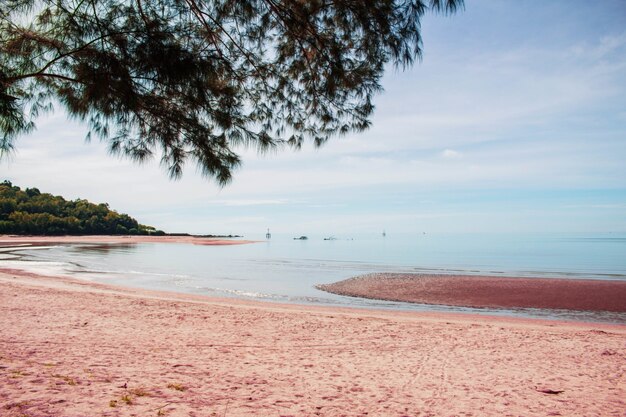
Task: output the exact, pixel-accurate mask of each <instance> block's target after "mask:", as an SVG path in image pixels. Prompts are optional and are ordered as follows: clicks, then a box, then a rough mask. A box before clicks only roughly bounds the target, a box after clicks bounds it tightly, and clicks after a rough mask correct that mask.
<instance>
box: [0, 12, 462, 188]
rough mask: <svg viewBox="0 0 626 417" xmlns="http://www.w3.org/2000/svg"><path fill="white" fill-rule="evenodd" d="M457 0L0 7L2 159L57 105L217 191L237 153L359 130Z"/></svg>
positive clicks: (120, 145)
mask: <svg viewBox="0 0 626 417" xmlns="http://www.w3.org/2000/svg"><path fill="white" fill-rule="evenodd" d="M461 6H462V0H369V1H354V0H308V1H300V0H237V1H232V0H2V7H0V134H1V135H2V136H1V138H0V149H2V150H4V151H8V150H10V149H11V148H12V146H13V145H14V140H15V137H16V136H17V135H18V134H20V133H24V132H27V131H29V130H30V129H32V128H33V127H34V124H33V121H34V120H35V118H36V117H37V115H38V114H39V113H41V112H42V111H44V110H48V109H50V107H51V103H55V102H59V103H61V104H62V105H63V106H64V107H65V108H66V110H67V112H68V113H69V115H71V116H72V117H75V118H77V119H79V120H83V121H85V122H87V124H88V126H89V128H90V133H89V134H90V135H92V134H93V135H96V136H98V137H100V138H101V139H104V140H106V141H108V143H109V144H110V149H111V150H112V151H113V152H119V153H123V154H125V155H128V156H130V157H132V158H135V159H137V160H144V159H146V158H148V157H150V156H152V155H153V154H159V155H160V156H161V161H162V163H163V164H164V165H165V166H166V167H167V168H168V170H169V173H170V175H171V176H172V177H178V176H180V175H181V173H182V170H183V165H184V164H185V162H186V161H188V160H189V159H191V160H192V161H194V160H195V162H196V163H197V164H198V166H199V167H200V168H201V170H202V172H203V173H204V174H206V175H207V176H209V177H213V178H215V179H216V180H217V181H218V182H219V183H221V184H224V183H226V182H228V181H229V180H230V178H231V171H232V170H233V168H235V167H237V166H238V165H239V164H240V158H239V156H238V154H237V151H238V150H239V149H240V148H241V147H242V146H250V147H254V148H256V149H258V150H260V151H266V150H269V149H273V148H276V147H279V146H281V145H291V146H294V147H300V146H301V145H302V144H303V142H304V141H306V140H312V141H314V143H315V144H316V145H321V144H322V143H324V142H325V141H326V140H327V139H328V138H330V137H331V136H333V135H341V134H345V133H348V132H354V131H362V130H364V129H366V128H367V127H368V126H369V124H370V120H369V117H370V116H371V114H372V111H373V109H374V105H373V103H372V98H373V95H374V94H375V93H376V92H378V91H379V90H380V89H381V86H380V78H381V76H382V74H383V70H384V68H385V66H386V65H387V64H388V63H393V64H394V65H396V66H400V67H405V66H408V65H410V64H412V63H413V61H414V60H415V59H416V58H419V57H420V56H421V44H422V39H421V35H420V19H421V18H422V17H423V15H424V14H425V13H426V12H427V11H428V10H433V11H435V12H443V13H450V12H454V11H455V10H457V8H459V7H461Z"/></svg>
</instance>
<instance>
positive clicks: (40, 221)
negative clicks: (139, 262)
mask: <svg viewBox="0 0 626 417" xmlns="http://www.w3.org/2000/svg"><path fill="white" fill-rule="evenodd" d="M0 234H20V235H23V234H29V235H164V234H165V233H164V232H163V231H161V230H156V229H155V228H154V227H152V226H146V225H143V224H139V222H137V220H135V219H134V218H132V217H130V216H129V215H128V214H120V213H118V212H116V211H115V210H111V209H110V208H109V205H108V204H106V203H101V204H94V203H91V202H89V201H87V200H84V199H77V200H73V201H67V200H65V199H64V198H63V197H61V196H54V195H52V194H48V193H42V192H40V191H39V190H38V189H37V188H26V189H24V190H22V189H21V188H20V187H18V186H15V185H13V184H12V183H11V182H10V181H4V182H2V183H0Z"/></svg>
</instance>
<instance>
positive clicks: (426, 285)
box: [317, 273, 626, 312]
mask: <svg viewBox="0 0 626 417" xmlns="http://www.w3.org/2000/svg"><path fill="white" fill-rule="evenodd" d="M317 288H319V289H321V290H324V291H328V292H331V293H334V294H340V295H346V296H351V297H362V298H372V299H378V300H388V301H403V302H411V303H422V304H442V305H449V306H462V307H478V308H480V307H489V308H516V307H517V308H542V309H566V310H582V311H611V312H626V282H624V281H600V280H591V279H586V280H583V279H552V278H550V279H544V278H516V277H515V278H513V277H490V276H468V275H422V274H388V273H385V274H369V275H363V276H360V277H355V278H350V279H347V280H344V281H339V282H336V283H333V284H326V285H319V286H317Z"/></svg>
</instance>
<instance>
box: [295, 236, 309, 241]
mask: <svg viewBox="0 0 626 417" xmlns="http://www.w3.org/2000/svg"><path fill="white" fill-rule="evenodd" d="M293 240H309V238H308V237H306V236H300V237H294V238H293Z"/></svg>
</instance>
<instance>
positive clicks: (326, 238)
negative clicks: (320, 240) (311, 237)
mask: <svg viewBox="0 0 626 417" xmlns="http://www.w3.org/2000/svg"><path fill="white" fill-rule="evenodd" d="M324 240H337V238H336V237H335V236H329V237H325V238H324Z"/></svg>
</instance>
